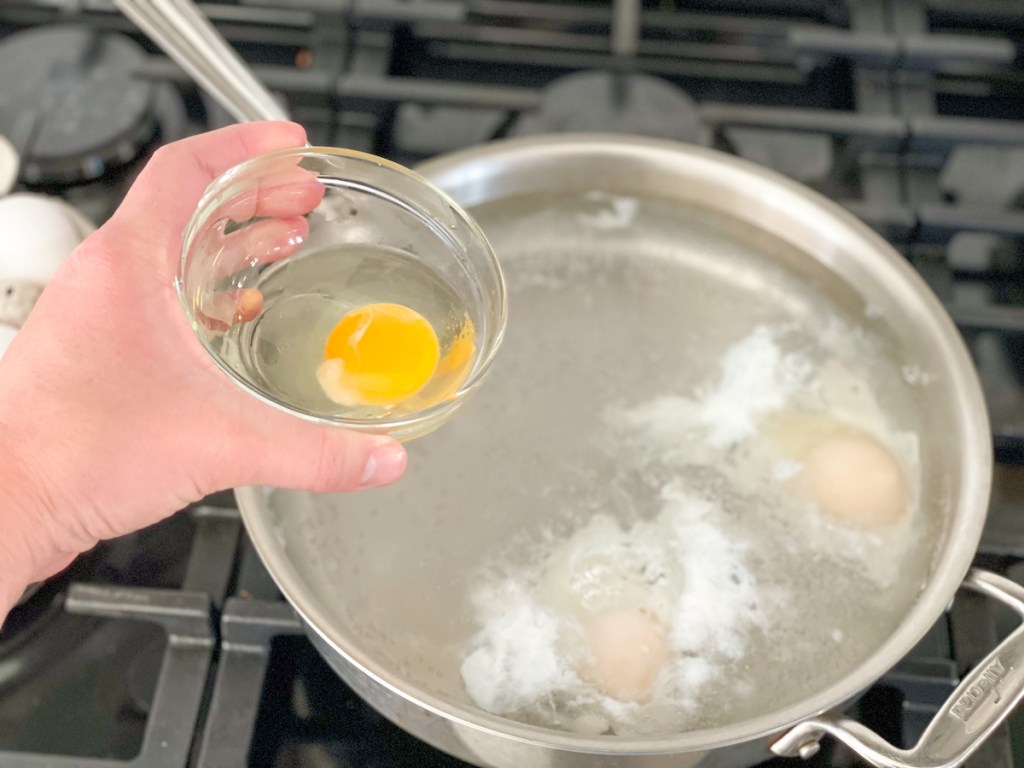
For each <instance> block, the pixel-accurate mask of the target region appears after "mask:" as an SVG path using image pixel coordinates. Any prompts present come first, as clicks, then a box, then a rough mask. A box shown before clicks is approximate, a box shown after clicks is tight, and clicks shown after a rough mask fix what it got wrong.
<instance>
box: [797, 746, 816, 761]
mask: <svg viewBox="0 0 1024 768" xmlns="http://www.w3.org/2000/svg"><path fill="white" fill-rule="evenodd" d="M820 749H821V744H820V743H819V742H817V741H808V742H807V743H805V744H801V745H800V748H799V749H798V750H797V754H799V755H800V758H801V759H802V760H810V759H811V758H812V757H814V756H815V755H816V754H818V751H819V750H820Z"/></svg>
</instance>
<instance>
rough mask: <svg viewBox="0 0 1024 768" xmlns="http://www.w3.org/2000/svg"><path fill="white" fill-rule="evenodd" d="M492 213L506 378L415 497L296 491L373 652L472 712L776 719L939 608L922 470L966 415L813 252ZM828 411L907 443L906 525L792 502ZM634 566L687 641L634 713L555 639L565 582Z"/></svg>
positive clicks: (352, 633) (626, 216)
mask: <svg viewBox="0 0 1024 768" xmlns="http://www.w3.org/2000/svg"><path fill="white" fill-rule="evenodd" d="M473 213H474V216H475V217H476V218H477V220H478V221H479V222H480V224H481V227H482V228H483V229H484V231H485V232H486V233H487V236H488V238H489V239H490V241H491V243H492V244H493V246H494V248H495V251H496V253H497V254H498V255H499V258H500V259H501V260H502V266H503V268H504V269H505V274H506V277H507V279H508V284H509V291H510V316H509V326H508V331H507V333H506V337H505V341H504V345H503V348H502V351H501V353H500V354H499V355H498V357H497V358H496V361H495V365H494V370H493V372H492V374H491V376H490V378H489V380H488V381H487V383H486V385H485V386H483V387H481V389H480V391H479V392H478V393H477V394H476V396H475V397H474V399H473V400H472V401H471V402H469V403H467V405H466V406H465V408H464V410H463V412H462V413H460V414H459V415H458V416H457V417H456V418H455V419H454V420H453V421H452V422H451V423H450V424H448V425H447V426H446V427H445V428H444V429H442V430H440V431H438V432H437V433H435V434H434V435H432V436H431V437H430V439H429V440H424V441H422V443H421V444H415V443H414V444H412V445H411V446H410V460H409V471H408V473H407V475H406V477H405V478H403V479H402V481H401V482H399V483H398V484H396V485H395V486H394V487H391V488H387V489H382V490H379V491H374V492H373V493H370V494H357V495H354V496H332V497H312V496H307V495H304V494H299V493H293V492H276V494H277V495H276V496H275V500H274V502H273V506H274V509H275V510H276V511H275V519H276V521H277V524H278V530H279V533H280V536H281V537H282V540H283V541H284V542H285V544H286V548H287V551H288V556H289V559H290V561H291V562H292V563H295V564H296V568H298V569H299V572H300V574H301V578H303V579H304V580H305V581H306V582H307V584H308V585H309V588H310V591H311V593H313V594H315V595H316V596H317V603H318V607H320V608H321V609H322V610H323V612H324V614H325V615H327V616H329V617H330V619H331V620H332V621H333V622H334V623H335V625H336V626H337V627H338V628H340V629H339V631H340V632H342V633H343V635H344V637H346V638H347V639H348V644H349V646H350V649H352V650H353V651H355V652H358V653H360V654H362V655H364V656H365V657H367V658H370V659H372V660H373V662H374V663H376V664H379V665H380V667H381V669H383V670H384V671H385V672H386V673H387V674H390V675H393V676H394V679H395V680H398V681H399V684H401V685H413V686H417V687H419V688H421V689H425V690H427V691H429V692H431V693H432V694H435V695H438V696H441V697H444V698H445V699H447V700H448V701H452V702H455V703H457V704H458V705H461V706H478V707H481V708H485V709H489V710H490V711H492V712H496V713H499V714H501V715H502V716H505V717H509V718H513V719H517V720H521V721H525V722H528V723H533V724H538V725H543V726H547V727H554V728H559V729H567V730H572V731H579V732H587V733H607V734H615V735H627V734H639V733H642V734H647V735H659V736H662V735H666V736H667V735H671V734H674V733H679V732H681V731H689V730H695V729H701V728H707V727H715V726H721V725H725V724H729V723H736V722H740V721H744V720H747V719H749V718H753V717H757V716H760V715H765V714H768V713H773V712H777V711H778V710H779V709H780V708H782V707H786V706H788V705H792V704H795V703H796V702H799V701H801V700H803V699H805V698H807V697H809V696H811V695H812V694H815V693H818V692H821V691H822V690H824V689H825V688H826V687H828V686H830V685H832V684H834V683H836V682H838V681H840V680H841V679H843V678H844V677H846V676H847V675H849V674H850V673H851V672H852V671H853V670H856V669H858V668H860V667H861V666H862V665H863V664H864V662H865V661H866V660H867V659H868V658H869V657H871V656H872V654H873V653H875V651H877V650H878V648H879V647H880V646H881V644H882V643H883V642H884V641H885V640H886V639H888V638H889V637H890V636H891V635H892V633H893V631H894V630H895V628H896V627H897V626H898V625H899V624H900V622H901V621H902V620H903V619H904V618H905V617H906V615H907V614H908V612H909V611H910V609H911V607H912V606H913V605H914V603H915V601H916V599H917V597H918V595H919V594H920V591H921V589H922V587H923V586H924V584H925V583H926V581H927V578H928V574H929V569H930V567H931V564H932V558H933V555H934V552H935V542H936V540H937V539H938V536H939V533H940V532H941V529H942V527H943V524H944V521H945V519H944V515H945V514H946V513H947V511H948V509H949V500H948V498H945V497H944V496H943V491H942V483H941V482H939V478H938V474H937V473H939V472H941V470H940V469H939V468H937V467H935V466H928V465H927V464H926V462H924V461H923V460H922V461H920V462H919V463H918V461H917V451H916V446H917V445H918V441H919V443H920V445H928V444H929V441H933V440H936V439H942V429H943V426H942V424H941V423H939V421H938V420H927V419H923V418H922V409H921V402H922V401H924V400H927V399H928V390H927V387H928V386H930V384H928V383H927V379H926V377H925V378H922V377H920V376H914V377H906V376H904V375H903V373H902V369H903V368H904V366H915V365H919V364H924V363H923V361H921V360H919V359H916V358H915V357H914V351H913V350H906V349H903V348H901V347H900V345H899V343H898V342H897V341H896V340H895V336H894V334H892V333H891V331H890V328H889V326H888V325H887V322H888V321H887V319H886V318H885V317H884V316H882V315H880V314H879V312H877V311H876V310H875V309H873V308H871V307H865V306H864V304H863V301H861V300H860V299H859V297H857V296H851V295H850V293H849V291H846V292H844V290H843V286H842V285H841V284H840V285H837V282H838V281H837V280H836V278H835V276H834V275H831V273H829V272H828V271H827V270H826V269H824V268H823V267H821V266H820V265H818V264H816V263H814V262H813V261H812V260H811V259H809V258H808V257H807V256H806V254H803V253H800V252H798V251H796V250H795V249H793V248H792V247H790V246H787V245H786V244H784V243H782V242H780V241H778V240H775V239H772V238H771V237H768V236H766V235H764V234H763V233H758V232H755V231H753V230H752V229H751V228H750V227H746V226H745V225H743V224H742V223H741V222H738V221H736V220H735V219H732V218H730V217H727V216H724V215H719V214H714V213H710V212H707V211H702V210H697V209H687V208H681V207H680V206H678V205H674V204H671V203H665V202H660V201H650V200H629V199H627V200H622V199H616V198H614V197H612V196H603V197H602V196H585V195H581V196H579V197H577V198H571V197H563V198H553V197H548V198H543V197H535V198H530V199H525V198H524V199H519V200H515V201H503V202H502V203H501V204H496V205H495V206H493V207H491V208H488V207H483V208H480V209H478V210H476V211H474V212H473ZM638 233H639V234H638ZM803 411H812V412H819V413H825V414H828V416H829V417H830V418H835V419H840V420H842V421H846V422H850V423H854V424H856V425H857V427H858V428H860V429H862V430H864V431H866V432H869V433H871V434H872V435H873V436H876V438H877V439H878V441H879V442H881V443H882V444H884V445H885V446H886V448H887V449H888V450H889V451H890V452H891V453H892V455H893V456H894V457H895V458H896V460H897V461H898V462H899V464H900V466H901V468H902V471H903V472H904V473H905V475H906V477H907V480H908V488H909V491H908V492H909V494H910V499H911V504H912V508H911V510H910V513H909V514H908V515H907V516H906V517H905V519H904V521H903V522H902V523H900V524H898V525H896V526H895V527H893V528H884V527H883V528H881V529H874V530H855V529H849V528H845V527H843V526H841V525H838V524H836V523H835V521H833V520H831V519H829V518H827V517H826V516H824V515H823V514H822V512H821V510H820V509H817V508H816V507H815V505H813V504H807V503H803V502H801V501H800V499H798V498H794V497H793V496H792V495H791V494H790V490H789V486H788V483H789V482H790V478H791V477H792V473H793V472H794V471H795V470H796V467H795V466H794V464H799V463H800V462H799V461H798V460H796V459H794V460H791V461H790V463H787V460H786V458H785V456H786V454H787V451H789V450H790V449H791V448H792V449H793V452H794V454H795V453H798V451H797V450H796V448H794V446H796V445H797V444H798V443H799V442H800V439H802V438H801V434H800V433H801V432H810V431H813V430H812V429H811V427H813V428H814V429H817V426H814V423H813V421H812V422H806V423H805V422H804V421H802V420H801V418H802V417H798V416H796V415H794V414H797V413H800V412H803ZM776 422H778V423H777V424H776ZM807 424H810V425H811V427H808V426H807ZM804 436H806V435H804ZM773 451H777V452H778V453H779V454H780V455H779V456H776V455H774V454H773ZM780 456H781V458H780ZM627 552H628V553H630V554H628V555H627V554H624V553H627ZM573 562H575V563H577V564H578V565H580V566H584V565H586V567H580V568H576V567H568V568H567V567H565V564H566V563H573ZM637 562H641V563H642V564H644V565H645V566H650V567H652V568H653V567H654V566H657V568H654V569H653V570H651V571H650V572H645V573H646V575H647V576H649V577H651V579H652V580H653V581H655V582H656V583H657V584H658V585H659V586H658V589H654V590H653V591H652V594H650V595H648V596H647V597H646V598H643V599H646V600H649V604H648V605H647V606H646V607H647V609H648V610H649V611H650V612H652V613H656V614H657V613H658V612H661V613H660V615H663V617H664V618H663V623H664V624H665V626H666V629H667V630H668V631H667V633H666V635H667V642H668V644H669V645H670V646H671V657H672V658H671V660H670V661H669V662H667V663H666V670H667V672H666V674H665V676H664V677H663V678H662V679H661V680H659V681H658V682H657V684H656V685H655V688H654V691H653V694H654V695H653V697H652V698H651V699H650V700H649V701H648V702H646V703H642V704H639V705H637V706H632V705H623V706H620V705H619V704H617V703H616V701H614V700H612V701H608V700H607V699H608V697H604V696H602V695H601V694H600V692H599V691H597V690H595V688H594V686H592V685H590V684H589V683H588V682H587V681H586V680H583V679H580V680H576V679H574V677H573V676H574V675H577V673H578V672H579V671H580V670H581V669H583V668H584V667H585V666H586V662H585V660H583V659H581V658H580V657H581V647H580V644H579V643H578V642H577V643H576V644H575V645H574V644H573V634H572V632H571V631H569V632H567V633H563V637H562V638H561V639H560V640H559V639H557V635H558V633H557V631H556V632H551V631H550V630H552V625H559V624H564V625H571V624H572V623H573V622H574V621H576V618H575V617H576V614H574V611H575V610H576V608H575V607H574V605H573V603H574V601H577V596H576V595H574V594H573V593H572V590H571V589H569V590H567V589H565V585H566V584H573V583H575V581H574V579H579V578H580V577H581V576H584V577H585V576H588V575H589V574H591V573H596V572H598V571H600V570H602V569H604V571H605V572H610V573H611V574H612V575H614V576H616V577H617V578H618V586H620V587H622V589H623V591H624V593H627V592H629V591H630V590H633V589H634V587H635V586H636V582H635V580H634V579H633V575H634V573H635V572H636V571H638V570H639V568H640V567H639V566H637V567H636V568H632V569H631V565H630V564H633V565H635V564H636V563H637ZM587 564H589V565H587ZM560 573H561V574H567V575H566V576H565V577H564V578H563V577H559V576H558V574H560ZM661 575H663V576H664V580H663V581H659V580H658V577H659V576H661ZM627 587H628V589H627ZM662 587H663V589H662ZM645 588H646V587H645ZM611 591H613V590H611V589H609V588H608V583H607V582H606V583H605V587H604V588H603V590H602V589H599V590H598V591H597V592H596V593H594V594H592V595H590V597H588V598H587V599H588V600H601V599H605V597H607V594H606V593H609V592H611ZM631 594H635V590H634V592H632V593H631ZM669 625H671V626H669ZM570 629H571V626H570ZM552 636H556V642H554V643H553V644H546V643H547V638H551V637H552ZM578 639H579V638H578V637H577V640H578ZM481 649H484V650H483V653H484V654H485V655H484V656H479V655H478V656H477V657H476V658H477V663H478V666H477V667H476V668H475V669H474V668H473V667H472V666H471V667H470V668H469V669H467V668H466V666H465V665H466V662H467V660H468V659H470V658H473V657H474V654H478V653H479V652H481ZM506 651H508V654H506V655H505V656H502V653H504V652H506ZM487 653H490V654H491V655H490V659H491V660H495V659H497V660H498V661H499V662H500V661H501V659H503V658H504V659H505V660H507V661H509V662H510V663H509V664H508V665H503V664H502V663H498V664H496V665H494V666H493V667H489V666H488V665H487V663H486V662H487V661H488V657H487V655H486V654H487ZM531 653H538V654H539V655H537V656H535V657H532V659H531V657H530V654H531ZM516 654H518V656H516V658H513V656H514V655H516ZM517 659H518V661H517ZM519 661H523V663H518V662H519ZM511 662H515V663H511ZM489 670H493V671H495V674H493V675H491V676H490V677H489V678H488V677H487V676H486V675H482V676H476V677H474V673H475V672H484V673H486V672H488V671H489ZM516 671H518V672H522V673H523V675H522V676H521V677H518V678H516V677H515V676H514V675H513V674H510V673H511V672H516ZM467 672H468V673H469V674H468V676H467ZM481 679H483V681H484V685H483V686H482V687H481V686H480V685H479V684H478V683H479V682H480V680H481ZM467 683H469V685H467ZM487 686H490V688H488V687H487ZM497 688H501V690H496V689H497ZM631 707H632V708H631Z"/></svg>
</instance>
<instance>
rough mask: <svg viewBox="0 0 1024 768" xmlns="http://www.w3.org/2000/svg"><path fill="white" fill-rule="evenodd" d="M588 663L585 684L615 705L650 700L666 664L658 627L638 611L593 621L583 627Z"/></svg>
mask: <svg viewBox="0 0 1024 768" xmlns="http://www.w3.org/2000/svg"><path fill="white" fill-rule="evenodd" d="M586 638H587V646H588V647H589V649H590V654H591V657H592V663H591V664H589V665H588V666H587V667H585V668H584V669H583V670H582V676H583V678H584V679H585V680H587V681H589V682H591V683H593V684H594V685H596V686H597V688H598V689H599V690H600V691H601V692H602V693H603V694H605V695H606V696H610V697H612V698H613V699H618V700H619V701H637V702H643V701H647V700H649V699H650V698H651V692H652V690H653V688H654V683H655V681H656V680H657V678H658V675H659V674H660V673H661V670H662V668H663V667H664V666H665V663H666V662H667V661H668V657H669V649H668V642H667V640H666V638H665V630H664V628H663V627H662V626H661V623H660V622H659V621H658V620H657V619H656V618H654V617H653V616H651V615H650V614H648V613H645V612H644V611H641V610H628V611H616V612H612V613H605V614H601V615H600V616H597V617H595V618H593V619H592V620H591V621H589V622H588V623H587V626H586Z"/></svg>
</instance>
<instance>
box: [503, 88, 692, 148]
mask: <svg viewBox="0 0 1024 768" xmlns="http://www.w3.org/2000/svg"><path fill="white" fill-rule="evenodd" d="M572 131H582V132H587V131H597V132H608V133H629V134H637V135H640V136H652V137H655V138H661V139H675V140H677V141H688V142H691V143H703V142H704V140H705V137H704V128H703V126H702V124H701V122H700V118H699V117H698V115H697V107H696V105H695V104H694V102H693V100H692V99H691V98H690V97H689V96H687V95H686V94H685V93H684V92H683V91H681V90H680V89H679V88H677V87H675V86H674V85H672V84H671V83H669V82H667V81H665V80H662V79H660V78H657V77H651V76H650V75H642V74H624V73H612V72H578V73H575V74H572V75H567V76H566V77H562V78H559V79H558V80H555V81H554V82H553V83H551V84H550V85H548V86H547V88H545V90H544V94H543V96H542V99H541V106H540V109H539V110H538V111H537V112H536V113H532V114H528V115H524V116H523V117H522V118H520V119H519V120H518V121H517V122H516V123H515V125H513V126H512V129H511V130H510V131H509V133H510V135H513V136H526V135H529V134H535V133H564V132H572Z"/></svg>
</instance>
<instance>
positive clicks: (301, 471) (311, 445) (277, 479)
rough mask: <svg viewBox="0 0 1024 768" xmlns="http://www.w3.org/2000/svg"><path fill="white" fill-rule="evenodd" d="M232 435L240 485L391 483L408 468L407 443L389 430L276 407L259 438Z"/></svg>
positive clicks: (324, 487) (323, 487) (350, 487)
mask: <svg viewBox="0 0 1024 768" xmlns="http://www.w3.org/2000/svg"><path fill="white" fill-rule="evenodd" d="M238 442H240V441H232V444H233V446H232V449H231V450H230V451H229V452H230V453H234V454H235V455H234V456H230V457H228V459H227V460H228V462H229V466H232V467H234V468H235V469H236V472H234V473H232V474H234V475H235V476H236V479H235V482H234V483H233V484H234V485H272V486H275V487H277V488H297V489H302V490H307V491H314V492H317V493H331V492H337V491H356V490H360V489H363V488H376V487H380V486H383V485H390V484H391V483H393V482H395V481H396V480H397V479H398V478H399V477H401V476H402V473H403V472H405V466H406V453H405V448H403V447H402V444H401V443H399V442H398V441H397V440H395V439H393V438H390V437H386V436H383V435H366V434H361V433H359V432H353V431H351V430H347V429H343V428H341V427H326V426H321V425H317V424H310V423H307V422H304V421H302V420H300V419H298V418H296V417H294V416H289V415H287V414H284V413H276V412H275V413H270V414H267V418H265V419H263V420H262V422H261V424H260V427H259V437H258V439H257V440H255V441H253V440H244V441H241V443H242V444H236V443H238Z"/></svg>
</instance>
